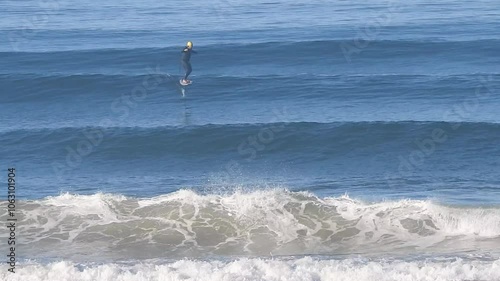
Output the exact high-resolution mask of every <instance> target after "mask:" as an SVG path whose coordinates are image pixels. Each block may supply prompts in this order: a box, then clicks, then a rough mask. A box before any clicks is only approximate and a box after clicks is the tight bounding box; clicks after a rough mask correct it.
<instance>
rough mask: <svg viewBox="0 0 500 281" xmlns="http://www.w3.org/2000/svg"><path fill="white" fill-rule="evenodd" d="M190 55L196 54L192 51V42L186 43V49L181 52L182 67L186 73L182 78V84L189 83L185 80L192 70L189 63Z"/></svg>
mask: <svg viewBox="0 0 500 281" xmlns="http://www.w3.org/2000/svg"><path fill="white" fill-rule="evenodd" d="M191 53H193V54H196V52H195V51H194V50H193V42H191V41H188V42H187V44H186V47H185V48H184V50H182V59H181V63H182V67H183V68H184V70H185V71H186V75H185V76H184V79H182V82H183V83H184V84H189V83H191V81H189V80H188V79H187V78H188V76H189V74H191V71H192V70H193V69H192V67H191V63H190V62H189V61H190V60H191Z"/></svg>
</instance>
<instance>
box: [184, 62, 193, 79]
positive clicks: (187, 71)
mask: <svg viewBox="0 0 500 281" xmlns="http://www.w3.org/2000/svg"><path fill="white" fill-rule="evenodd" d="M191 71H193V68H192V67H191V64H190V63H189V62H187V63H186V76H184V80H188V76H189V74H191Z"/></svg>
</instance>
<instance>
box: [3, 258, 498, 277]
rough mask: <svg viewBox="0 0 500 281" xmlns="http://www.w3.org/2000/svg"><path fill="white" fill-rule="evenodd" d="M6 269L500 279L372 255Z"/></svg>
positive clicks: (43, 273)
mask: <svg viewBox="0 0 500 281" xmlns="http://www.w3.org/2000/svg"><path fill="white" fill-rule="evenodd" d="M6 272H7V271H6V270H2V271H1V273H0V279H1V280H10V281H24V280H32V281H45V280H47V281H49V280H50V281H54V280H58V281H80V280H81V281H84V280H85V281H87V280H99V281H116V280H120V281H145V280H148V281H153V280H172V281H174V280H184V281H186V280H193V281H194V280H203V281H220V280H246V281H253V280H255V281H257V280H259V281H266V280H269V281H276V280H287V281H323V280H325V281H326V280H339V281H343V280H359V281H363V280H369V281H371V280H380V281H386V280H387V281H389V280H391V281H393V280H406V281H420V280H421V281H424V280H455V281H459V280H464V281H465V280H485V281H489V280H491V281H493V280H500V260H498V259H497V260H490V261H488V260H485V261H477V260H475V261H467V260H464V259H455V258H452V259H444V260H439V259H432V260H421V261H386V260H369V259H345V260H318V259H314V258H310V257H304V258H299V259H292V260H279V259H273V260H270V259H259V258H255V259H239V260H233V261H214V260H212V261H196V260H179V261H176V262H170V263H166V264H155V263H141V264H136V265H122V264H101V265H81V264H75V263H71V262H67V261H61V262H54V263H50V264H47V265H43V264H38V263H30V264H26V265H22V266H20V267H19V268H18V272H17V273H16V274H11V273H8V272H7V273H6Z"/></svg>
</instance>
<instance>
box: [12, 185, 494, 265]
mask: <svg viewBox="0 0 500 281" xmlns="http://www.w3.org/2000/svg"><path fill="white" fill-rule="evenodd" d="M75 206H76V207H75ZM20 210H22V214H21V216H20V217H21V218H20V228H21V229H20V231H21V232H22V233H23V238H24V241H23V243H24V244H25V245H24V247H26V248H28V249H32V250H34V249H36V252H38V253H40V252H44V253H48V255H49V256H51V255H53V256H58V255H61V253H60V252H59V250H57V249H59V248H60V246H61V245H64V247H65V249H66V250H67V251H66V252H65V253H64V254H63V255H71V256H79V255H92V254H94V255H95V254H96V251H97V249H99V251H97V252H98V253H99V257H103V256H109V257H112V258H116V259H120V258H124V257H128V258H139V259H144V258H159V257H164V256H165V255H167V256H169V257H202V256H207V255H221V256H235V255H245V256H255V255H259V256H262V255H264V256H267V255H304V254H324V255H338V254H353V253H364V254H370V253H371V254H373V253H388V252H407V251H437V252H441V251H442V252H450V251H451V252H453V251H464V250H471V249H473V250H478V249H483V250H484V249H488V250H491V247H496V248H497V249H498V248H499V246H500V244H499V243H500V240H499V238H500V208H460V207H450V206H442V205H439V204H436V203H433V202H432V201H419V200H402V201H389V202H379V203H365V202H361V201H358V200H355V199H351V198H349V197H348V196H342V197H336V198H330V197H327V198H318V197H316V196H314V195H312V194H310V193H307V192H289V191H286V190H282V189H273V190H261V191H252V192H242V191H236V192H234V193H231V194H227V195H215V194H207V195H202V194H198V193H195V192H193V191H190V190H181V191H178V192H174V193H171V194H167V195H162V196H157V197H153V198H127V197H124V196H121V195H110V194H94V195H90V196H83V195H69V194H63V195H60V196H57V197H48V198H45V199H42V200H35V201H30V202H25V203H23V204H21V206H20ZM495 245H496V246H495Z"/></svg>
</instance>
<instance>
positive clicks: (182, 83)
mask: <svg viewBox="0 0 500 281" xmlns="http://www.w3.org/2000/svg"><path fill="white" fill-rule="evenodd" d="M179 83H180V84H181V85H182V86H187V85H191V83H193V81H189V83H184V82H182V79H181V80H179Z"/></svg>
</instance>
